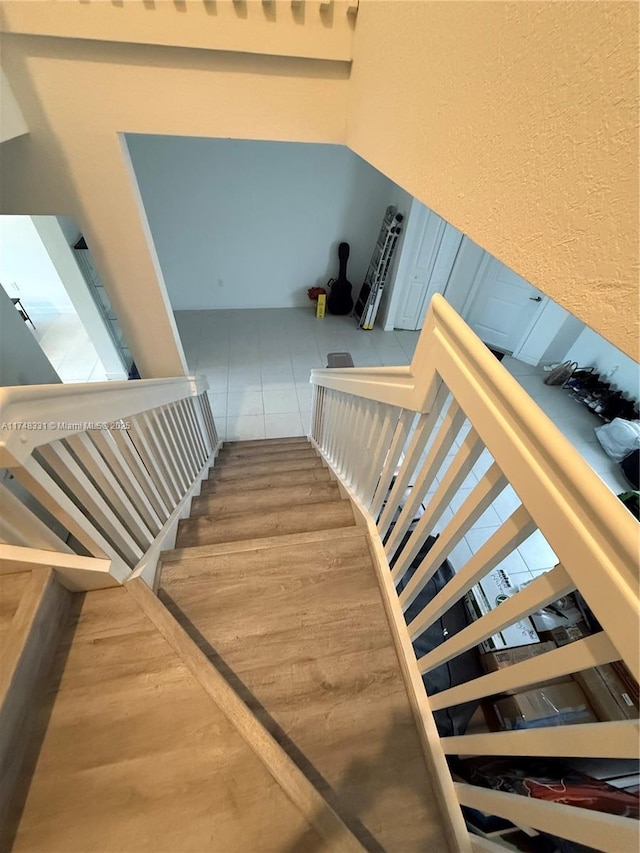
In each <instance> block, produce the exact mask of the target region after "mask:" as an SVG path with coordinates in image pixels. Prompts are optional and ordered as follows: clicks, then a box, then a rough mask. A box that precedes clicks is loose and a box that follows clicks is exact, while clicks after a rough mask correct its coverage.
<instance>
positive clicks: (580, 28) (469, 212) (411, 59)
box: [347, 0, 640, 359]
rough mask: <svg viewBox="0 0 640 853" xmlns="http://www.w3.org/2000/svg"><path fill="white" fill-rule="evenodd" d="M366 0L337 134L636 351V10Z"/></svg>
mask: <svg viewBox="0 0 640 853" xmlns="http://www.w3.org/2000/svg"><path fill="white" fill-rule="evenodd" d="M639 8H640V7H639V5H638V4H637V3H631V2H629V3H618V2H582V0H578V2H569V0H562V2H541V3H539V2H522V0H520V2H511V3H497V2H479V1H478V0H471V2H420V1H419V2H407V0H400V2H398V0H391V2H388V0H361V2H360V10H359V13H358V23H357V28H356V33H355V39H354V61H353V71H352V79H351V85H350V91H349V112H348V129H347V141H348V144H349V146H350V147H351V148H353V150H354V151H356V153H358V154H359V155H360V156H361V157H364V158H365V159H366V160H368V161H369V162H370V163H372V164H373V165H374V166H376V167H377V168H378V169H380V170H381V171H383V172H385V173H386V174H387V175H388V176H389V177H390V178H392V180H394V181H396V183H398V184H400V185H401V186H402V187H404V188H405V189H407V190H409V192H411V193H413V194H414V195H415V196H417V197H418V198H419V199H420V200H421V201H422V202H424V203H425V204H427V205H428V206H429V207H431V208H433V209H434V210H435V211H436V212H437V213H438V214H439V215H440V216H442V217H444V218H445V219H447V220H448V221H449V222H451V223H452V224H453V225H455V226H456V227H457V228H459V229H461V230H462V231H464V232H465V233H467V234H468V235H469V236H470V237H471V238H472V239H473V240H474V241H475V242H476V243H478V244H480V245H481V246H482V247H483V248H485V249H487V250H488V251H489V252H491V253H492V254H494V255H495V256H496V257H498V258H499V259H500V260H501V261H503V262H504V263H506V264H507V265H508V266H510V267H512V268H513V269H514V270H515V271H516V272H518V273H519V274H520V275H522V276H524V277H525V278H526V279H528V280H529V281H531V282H532V283H533V284H534V285H535V286H536V287H538V288H540V289H541V290H542V291H544V292H545V293H547V294H549V295H550V296H551V297H553V298H554V299H556V300H557V301H558V302H559V303H560V304H561V305H564V306H565V307H566V308H567V309H568V310H570V311H572V312H573V313H575V314H577V315H578V316H579V317H580V318H581V319H582V320H583V321H584V322H585V323H587V324H588V325H589V326H592V327H593V328H595V329H596V330H597V331H598V332H600V333H601V334H602V335H604V337H606V338H608V339H609V340H610V341H612V342H613V343H615V344H616V346H618V347H620V348H621V349H623V350H625V351H626V352H627V353H629V354H630V355H632V356H633V357H634V358H636V359H638V332H637V325H638V324H637V320H638V73H637V72H638V10H639Z"/></svg>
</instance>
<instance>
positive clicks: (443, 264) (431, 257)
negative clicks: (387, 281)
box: [395, 207, 462, 330]
mask: <svg viewBox="0 0 640 853" xmlns="http://www.w3.org/2000/svg"><path fill="white" fill-rule="evenodd" d="M461 241H462V234H461V233H460V232H459V231H458V230H457V229H456V228H454V227H453V226H451V225H449V224H448V223H446V222H445V221H444V220H443V219H441V218H440V217H439V216H438V215H437V214H435V213H433V211H431V210H429V209H428V208H427V207H423V208H422V209H421V210H420V211H419V214H418V221H417V223H416V229H415V232H414V239H413V240H412V241H411V242H410V243H409V244H407V243H405V247H404V250H403V252H407V253H408V266H407V268H408V273H407V278H406V280H405V288H404V294H403V299H402V303H401V308H400V310H399V311H398V317H397V320H396V323H395V327H396V328H397V329H411V330H418V329H421V328H422V324H423V321H424V316H425V314H426V312H427V308H428V307H429V301H430V300H431V297H432V296H433V294H434V293H444V291H445V288H446V286H447V281H448V280H449V275H450V273H451V269H452V267H453V262H454V260H455V257H456V254H457V252H458V248H459V247H460V242H461Z"/></svg>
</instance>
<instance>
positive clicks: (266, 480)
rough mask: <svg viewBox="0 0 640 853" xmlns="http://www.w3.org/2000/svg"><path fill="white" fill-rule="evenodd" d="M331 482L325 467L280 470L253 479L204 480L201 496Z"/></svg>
mask: <svg viewBox="0 0 640 853" xmlns="http://www.w3.org/2000/svg"><path fill="white" fill-rule="evenodd" d="M328 482H331V474H330V473H329V469H328V468H325V467H324V466H320V467H316V468H303V469H299V468H298V469H294V470H293V471H282V470H280V469H279V470H278V471H275V472H273V473H272V472H268V473H266V474H255V476H253V477H241V478H239V479H238V478H236V479H231V478H229V479H226V480H220V479H214V478H212V479H209V480H203V481H202V485H201V488H200V494H201V495H222V494H229V493H232V492H239V491H242V492H247V491H252V490H254V489H256V490H257V489H271V488H277V487H279V486H295V485H301V484H302V483H328Z"/></svg>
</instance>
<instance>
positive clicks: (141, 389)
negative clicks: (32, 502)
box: [0, 376, 209, 468]
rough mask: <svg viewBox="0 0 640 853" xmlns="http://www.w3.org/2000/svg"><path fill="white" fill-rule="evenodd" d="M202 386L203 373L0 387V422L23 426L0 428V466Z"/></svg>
mask: <svg viewBox="0 0 640 853" xmlns="http://www.w3.org/2000/svg"><path fill="white" fill-rule="evenodd" d="M208 388H209V382H208V380H207V379H206V378H205V377H203V376H199V377H193V376H191V377H189V376H183V377H178V378H173V379H138V380H135V381H131V382H127V381H123V382H91V383H88V384H69V385H23V386H12V387H9V388H0V423H2V424H8V425H11V424H23V425H25V426H23V427H15V426H8V427H7V428H5V429H2V428H1V427H0V466H2V467H6V468H11V467H14V466H15V461H16V460H17V461H18V462H19V463H23V462H24V460H26V459H27V458H28V457H29V456H30V455H31V452H32V451H33V449H34V448H36V447H39V446H41V445H43V444H48V443H49V442H51V441H54V440H56V439H62V438H66V437H67V436H69V435H74V434H75V433H77V432H84V430H85V429H87V428H88V427H85V426H83V425H84V424H91V423H104V424H110V423H114V422H116V421H120V420H125V421H126V420H128V419H129V418H131V417H133V416H134V415H137V414H140V413H142V412H146V411H149V410H150V409H154V408H157V407H158V406H163V405H167V404H168V403H174V402H176V401H178V400H182V399H184V398H185V397H197V396H198V395H199V394H202V393H203V392H204V391H206V390H208ZM29 425H32V426H29ZM33 425H35V426H33ZM61 425H62V426H61Z"/></svg>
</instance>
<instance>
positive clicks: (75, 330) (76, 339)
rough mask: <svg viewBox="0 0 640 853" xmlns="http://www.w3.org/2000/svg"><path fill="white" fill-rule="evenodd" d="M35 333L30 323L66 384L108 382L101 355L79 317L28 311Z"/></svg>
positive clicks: (29, 326)
mask: <svg viewBox="0 0 640 853" xmlns="http://www.w3.org/2000/svg"><path fill="white" fill-rule="evenodd" d="M27 310H28V312H29V316H30V317H31V318H32V320H33V322H34V325H35V329H32V328H31V324H30V323H27V327H28V328H29V329H31V331H32V332H33V335H34V337H35V338H36V340H37V341H38V343H39V344H40V347H41V348H42V351H43V352H44V354H45V355H46V357H47V358H48V359H49V361H50V362H51V364H52V366H53V368H54V370H55V371H56V373H57V374H58V376H59V377H60V379H61V380H62V381H63V382H104V381H106V379H107V377H106V374H105V372H104V367H103V365H102V362H101V361H100V359H99V358H98V353H97V352H96V350H95V347H94V346H93V344H92V343H91V340H90V339H89V335H88V334H87V332H86V331H85V328H84V326H83V325H82V323H81V322H80V319H79V318H78V315H77V314H60V313H58V312H56V311H51V312H47V313H44V312H36V311H34V310H33V309H32V308H29V307H27Z"/></svg>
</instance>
